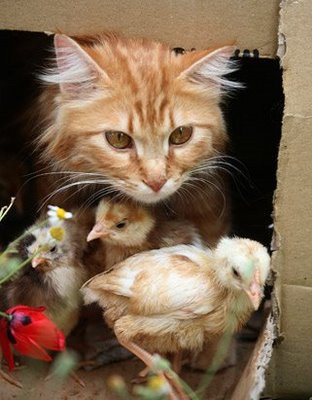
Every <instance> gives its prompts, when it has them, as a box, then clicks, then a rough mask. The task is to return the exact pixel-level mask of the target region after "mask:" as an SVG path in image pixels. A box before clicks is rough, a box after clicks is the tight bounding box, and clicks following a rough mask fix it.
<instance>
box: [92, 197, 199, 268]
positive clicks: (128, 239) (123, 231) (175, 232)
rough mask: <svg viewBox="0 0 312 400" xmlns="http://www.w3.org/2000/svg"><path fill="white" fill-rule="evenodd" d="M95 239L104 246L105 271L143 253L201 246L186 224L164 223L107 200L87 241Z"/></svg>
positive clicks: (141, 210)
mask: <svg viewBox="0 0 312 400" xmlns="http://www.w3.org/2000/svg"><path fill="white" fill-rule="evenodd" d="M156 220H157V223H156ZM98 238H99V239H100V240H101V241H102V242H103V243H104V245H105V249H106V256H105V267H106V269H108V268H110V267H112V266H113V265H115V264H116V263H118V262H120V261H122V260H124V259H125V258H127V257H129V256H131V255H133V254H136V253H139V252H141V251H144V250H151V249H158V248H161V247H169V246H174V245H177V244H196V245H197V246H199V247H200V246H201V239H200V236H199V234H198V233H197V231H196V229H195V228H194V227H193V226H192V225H191V224H190V223H189V222H186V221H178V220H166V219H165V218H164V217H163V216H160V215H157V216H156V215H155V214H154V213H153V212H152V211H151V210H150V209H148V208H146V207H144V206H142V205H139V204H134V203H132V202H130V201H127V202H113V201H111V200H110V199H106V198H105V199H102V200H101V201H100V203H99V205H98V207H97V209H96V215H95V225H94V226H93V228H92V230H91V231H90V232H89V234H88V236H87V241H88V242H90V241H92V240H94V239H98Z"/></svg>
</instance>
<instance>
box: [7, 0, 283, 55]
mask: <svg viewBox="0 0 312 400" xmlns="http://www.w3.org/2000/svg"><path fill="white" fill-rule="evenodd" d="M278 9H279V0H266V1H258V0H249V1H241V2H238V4H237V5H235V6H234V5H233V1H232V0H222V1H220V0H210V1H202V0H192V1H190V0H171V1H166V0H118V1H116V2H112V1H109V0H90V1H84V0H59V1H48V0H28V1H11V0H2V1H1V16H0V29H14V30H27V31H52V32H63V33H67V34H76V35H77V34H86V33H94V32H99V31H103V30H113V31H117V32H120V33H124V34H126V35H129V36H145V37H149V38H152V39H157V40H161V41H165V42H168V43H169V44H171V45H172V46H173V47H174V46H183V47H186V48H192V47H197V48H207V47H209V46H214V47H215V46H217V45H224V44H232V43H233V44H235V45H236V46H237V47H242V50H243V49H246V48H247V49H250V50H253V49H255V48H257V49H258V50H259V51H260V54H261V55H267V56H275V54H276V47H277V26H278Z"/></svg>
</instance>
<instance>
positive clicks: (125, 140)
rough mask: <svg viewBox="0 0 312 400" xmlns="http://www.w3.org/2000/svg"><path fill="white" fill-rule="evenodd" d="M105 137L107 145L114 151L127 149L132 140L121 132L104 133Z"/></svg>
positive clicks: (130, 145)
mask: <svg viewBox="0 0 312 400" xmlns="http://www.w3.org/2000/svg"><path fill="white" fill-rule="evenodd" d="M105 137H106V140H107V141H108V143H109V144H110V145H111V146H113V147H114V148H115V149H120V150H122V149H129V148H130V147H132V139H131V137H130V136H129V135H127V134H126V133H124V132H121V131H106V132H105Z"/></svg>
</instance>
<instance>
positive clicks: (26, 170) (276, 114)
mask: <svg viewBox="0 0 312 400" xmlns="http://www.w3.org/2000/svg"><path fill="white" fill-rule="evenodd" d="M0 42H1V48H2V60H1V77H2V81H1V98H0V109H1V136H0V159H1V165H0V205H5V204H8V202H9V199H10V197H11V196H15V195H18V198H17V202H16V206H15V208H14V210H13V211H12V212H11V213H10V214H9V215H8V216H7V217H6V218H5V219H4V221H3V222H2V227H1V231H0V243H1V246H4V245H5V244H6V243H7V242H9V241H10V240H11V239H12V238H14V237H15V236H16V235H17V234H18V233H20V232H21V231H22V230H23V229H24V228H25V227H26V226H28V225H29V224H31V223H32V222H33V220H34V218H35V216H36V212H37V210H38V202H37V198H36V192H35V190H36V189H35V186H34V181H33V180H29V177H30V176H31V175H30V174H32V173H33V172H34V160H35V154H34V152H33V150H32V145H31V144H30V143H28V142H27V141H25V139H24V138H23V135H22V127H23V125H24V123H25V122H24V121H25V112H26V110H27V108H29V107H31V104H32V101H33V99H34V98H35V96H36V94H37V93H38V90H39V82H38V80H37V78H36V75H37V73H38V72H40V70H41V69H42V66H44V65H45V63H46V60H47V58H48V57H49V51H50V49H51V48H52V37H48V36H47V35H45V34H42V33H28V32H10V31H2V32H0ZM237 60H238V63H239V66H240V68H239V70H238V71H237V72H235V73H234V74H233V75H234V76H233V78H234V79H235V80H239V81H240V82H242V83H243V84H244V87H245V88H244V89H241V90H238V91H237V92H236V93H235V94H234V95H231V96H229V97H227V98H226V99H225V100H224V102H223V104H222V107H223V110H224V115H225V119H226V123H227V127H228V132H229V135H230V143H231V144H230V148H229V153H228V154H229V157H228V158H226V159H225V160H224V161H225V162H226V163H227V165H225V168H226V170H227V171H228V175H229V178H230V182H231V189H232V208H233V229H232V233H233V234H235V235H238V236H243V237H249V238H252V239H255V240H259V241H260V242H262V243H263V244H264V245H266V246H269V245H270V240H271V234H272V231H271V229H270V224H271V223H272V200H273V193H274V190H275V187H276V168H277V155H278V146H279V141H280V135H281V121H282V113H283V106H284V98H283V89H282V71H281V69H280V66H279V61H278V60H277V59H267V58H258V57H257V52H255V53H253V52H252V53H251V54H250V53H249V52H247V51H245V52H244V56H238V57H237ZM245 338H247V336H246V337H245ZM253 340H254V336H253Z"/></svg>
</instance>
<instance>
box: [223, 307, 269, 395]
mask: <svg viewBox="0 0 312 400" xmlns="http://www.w3.org/2000/svg"><path fill="white" fill-rule="evenodd" d="M274 339H275V326H274V318H273V315H272V314H270V315H269V317H268V319H267V322H266V324H265V326H264V329H263V331H262V333H261V335H260V336H259V338H258V341H257V343H256V346H255V348H254V350H253V352H252V355H251V357H250V359H249V361H248V363H247V365H246V367H245V369H244V371H243V373H242V376H241V377H240V380H239V382H238V383H237V385H236V387H235V390H234V392H233V394H232V396H231V398H230V400H248V399H251V400H258V399H259V397H260V394H261V393H262V391H263V389H264V387H265V371H266V369H267V366H268V363H269V361H270V359H271V356H272V350H273V341H274Z"/></svg>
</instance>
